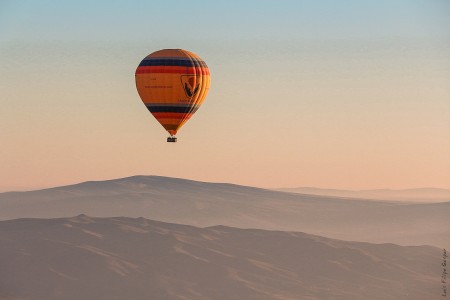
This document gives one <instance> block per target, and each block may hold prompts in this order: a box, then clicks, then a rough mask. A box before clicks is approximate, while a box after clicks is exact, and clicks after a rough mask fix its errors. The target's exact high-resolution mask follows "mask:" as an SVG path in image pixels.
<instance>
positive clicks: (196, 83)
mask: <svg viewBox="0 0 450 300" xmlns="http://www.w3.org/2000/svg"><path fill="white" fill-rule="evenodd" d="M200 80H201V79H200V77H198V76H195V75H181V84H182V85H183V89H184V92H185V93H186V96H188V97H193V96H195V94H197V92H198V90H199V89H200Z"/></svg>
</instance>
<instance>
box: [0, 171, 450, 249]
mask: <svg viewBox="0 0 450 300" xmlns="http://www.w3.org/2000/svg"><path fill="white" fill-rule="evenodd" d="M449 212H450V202H446V203H426V204H418V203H415V204H405V203H400V202H386V201H370V200H364V201H362V200H358V199H350V198H336V197H329V196H317V195H305V194H294V193H285V192H280V191H273V190H266V189H259V188H253V187H246V186H239V185H233V184H224V183H205V182H198V181H192V180H184V179H176V178H167V177H158V176H134V177H128V178H122V179H116V180H108V181H98V182H85V183H80V184H76V185H71V186H63V187H57V188H52V189H45V190H39V191H31V192H14V193H2V194H0V219H3V220H6V219H15V218H23V217H27V218H57V217H67V216H73V215H78V214H88V215H92V216H97V217H112V216H125V217H145V218H149V219H153V220H158V221H165V222H170V223H178V224H187V225H194V226H199V227H205V226H214V225H226V226H233V227H239V228H259V229H268V230H284V231H302V232H307V233H311V234H317V235H321V236H327V237H333V238H339V239H343V240H356V241H367V242H377V243H378V242H390V243H395V244H400V245H425V244H428V245H434V246H438V247H444V246H445V247H449V248H450V218H449Z"/></svg>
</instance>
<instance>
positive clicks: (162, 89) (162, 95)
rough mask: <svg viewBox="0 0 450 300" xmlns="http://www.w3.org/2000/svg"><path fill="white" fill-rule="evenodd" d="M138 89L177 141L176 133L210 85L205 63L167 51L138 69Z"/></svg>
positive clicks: (150, 57)
mask: <svg viewBox="0 0 450 300" xmlns="http://www.w3.org/2000/svg"><path fill="white" fill-rule="evenodd" d="M135 76H136V87H137V90H138V93H139V96H140V97H141V99H142V102H144V104H145V106H146V107H147V109H148V110H149V111H150V113H151V114H152V115H153V116H154V117H155V118H156V120H158V122H159V123H161V125H162V126H163V127H164V129H166V130H167V131H168V132H169V134H170V136H171V137H170V138H168V139H167V141H169V139H171V138H172V139H175V140H171V141H176V138H175V137H174V135H175V134H176V133H177V131H178V130H179V129H180V128H181V127H182V126H183V125H184V124H185V123H186V122H187V121H188V120H189V119H190V118H191V117H192V115H193V114H194V113H195V112H196V111H197V110H198V109H199V107H200V105H201V104H202V103H203V101H204V100H205V98H206V95H207V94H208V91H209V85H210V82H211V79H210V75H209V69H208V66H207V65H206V63H205V62H204V61H203V60H202V59H201V58H200V57H199V56H198V55H196V54H194V53H192V52H189V51H186V50H182V49H164V50H159V51H156V52H153V53H152V54H149V55H148V56H147V57H145V58H144V59H143V60H142V61H141V63H140V64H139V66H138V67H137V69H136V74H135Z"/></svg>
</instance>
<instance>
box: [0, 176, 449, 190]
mask: <svg viewBox="0 0 450 300" xmlns="http://www.w3.org/2000/svg"><path fill="white" fill-rule="evenodd" d="M136 176H157V177H167V178H174V179H184V180H192V181H199V182H206V183H225V184H234V185H242V186H249V187H255V188H262V189H269V190H279V191H288V190H290V189H292V190H295V189H317V190H324V191H325V190H338V191H351V192H364V191H376V190H391V191H403V190H420V189H437V190H450V189H449V188H445V187H434V186H418V187H404V188H384V187H380V188H370V189H344V188H342V189H334V188H328V187H321V186H301V185H300V186H296V185H294V186H267V187H266V186H254V185H246V184H240V183H237V182H225V181H208V180H196V179H192V178H183V177H170V176H161V175H156V174H147V175H145V174H136V175H130V176H124V177H117V178H105V179H96V180H89V179H86V180H83V181H75V182H68V183H65V184H61V185H48V186H34V187H33V186H29V187H27V186H12V187H3V188H1V187H0V193H8V192H32V191H38V190H45V189H51V188H57V187H62V186H71V185H77V184H80V183H85V182H102V181H110V180H117V179H123V178H129V177H136Z"/></svg>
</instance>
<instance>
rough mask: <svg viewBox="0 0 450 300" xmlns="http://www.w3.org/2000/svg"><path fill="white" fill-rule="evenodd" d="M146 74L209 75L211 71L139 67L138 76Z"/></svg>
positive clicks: (190, 68)
mask: <svg viewBox="0 0 450 300" xmlns="http://www.w3.org/2000/svg"><path fill="white" fill-rule="evenodd" d="M145 73H172V74H174V73H175V74H195V75H209V69H208V68H196V67H174V66H144V67H138V68H137V69H136V74H145Z"/></svg>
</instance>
